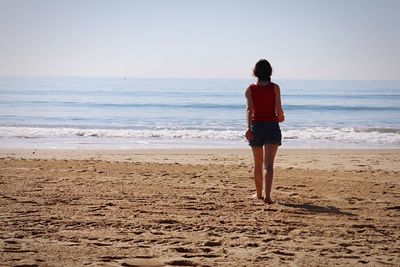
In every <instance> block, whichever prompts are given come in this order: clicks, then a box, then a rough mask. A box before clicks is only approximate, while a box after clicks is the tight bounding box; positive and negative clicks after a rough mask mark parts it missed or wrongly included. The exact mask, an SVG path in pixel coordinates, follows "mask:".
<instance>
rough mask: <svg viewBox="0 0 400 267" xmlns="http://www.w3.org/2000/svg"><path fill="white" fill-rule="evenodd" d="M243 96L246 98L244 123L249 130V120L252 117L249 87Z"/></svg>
mask: <svg viewBox="0 0 400 267" xmlns="http://www.w3.org/2000/svg"><path fill="white" fill-rule="evenodd" d="M245 96H246V122H247V128H250V126H251V118H252V116H253V99H252V98H251V90H250V87H248V88H247V89H246V92H245Z"/></svg>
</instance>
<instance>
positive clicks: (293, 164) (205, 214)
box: [0, 149, 400, 266]
mask: <svg viewBox="0 0 400 267" xmlns="http://www.w3.org/2000/svg"><path fill="white" fill-rule="evenodd" d="M0 157H1V159H0V203H1V205H0V216H1V219H0V262H1V264H2V265H4V266H278V265H283V266H285V265H287V266H321V265H326V266H337V265H341V266H399V265H400V256H399V255H400V190H399V189H400V164H399V162H400V151H399V150H285V149H282V150H280V151H279V152H278V155H277V160H276V161H277V162H276V171H275V181H274V184H273V197H274V199H275V200H276V201H277V203H276V204H274V205H270V206H268V205H265V204H264V203H263V202H262V201H259V200H255V199H252V198H251V195H252V194H253V193H254V184H253V180H252V179H251V176H252V166H251V163H252V159H251V153H250V151H249V150H247V149H243V150H242V149H224V150H210V149H203V150H201V149H197V150H161V151H160V150H101V151H100V150H97V151H95V150H92V151H82V150H78V151H72V150H5V149H3V150H1V151H0Z"/></svg>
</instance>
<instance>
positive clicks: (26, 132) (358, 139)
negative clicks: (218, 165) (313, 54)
mask: <svg viewBox="0 0 400 267" xmlns="http://www.w3.org/2000/svg"><path fill="white" fill-rule="evenodd" d="M282 134H283V144H284V145H285V146H286V147H304V148H316V147H354V148H357V147H358V148H370V147H374V148H379V147H385V148H400V130H398V129H380V128H375V129H371V128H365V129H361V128H360V129H355V128H331V127H313V128H303V129H285V128H282ZM0 140H2V141H1V142H0V146H3V147H4V146H7V147H9V146H13V145H10V144H14V146H18V147H23V146H29V144H30V143H31V144H32V143H35V144H38V143H40V144H44V145H45V144H46V143H57V144H58V145H55V146H63V143H64V145H65V144H68V143H74V144H75V145H76V146H78V147H79V144H89V143H90V144H96V145H98V146H101V145H102V144H104V145H108V146H112V144H117V146H119V145H121V144H131V146H132V147H135V146H141V147H145V146H146V145H151V144H163V146H167V147H179V146H181V145H182V144H183V143H185V144H186V146H188V147H191V146H193V147H196V146H201V144H206V145H207V146H209V147H210V146H211V147H220V146H222V147H226V146H233V147H239V146H243V144H244V143H245V142H244V137H243V131H234V130H193V129H140V130H138V129H79V128H42V127H0Z"/></svg>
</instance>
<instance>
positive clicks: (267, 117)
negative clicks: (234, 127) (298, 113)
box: [250, 83, 278, 122]
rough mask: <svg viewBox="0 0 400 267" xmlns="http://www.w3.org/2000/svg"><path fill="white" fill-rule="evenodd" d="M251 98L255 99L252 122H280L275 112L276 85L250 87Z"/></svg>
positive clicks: (253, 85)
mask: <svg viewBox="0 0 400 267" xmlns="http://www.w3.org/2000/svg"><path fill="white" fill-rule="evenodd" d="M250 91H251V98H252V99H253V117H252V119H251V121H252V122H269V121H273V122H278V117H277V115H276V111H275V89H274V84H273V83H270V84H268V85H262V86H260V85H256V84H252V85H250Z"/></svg>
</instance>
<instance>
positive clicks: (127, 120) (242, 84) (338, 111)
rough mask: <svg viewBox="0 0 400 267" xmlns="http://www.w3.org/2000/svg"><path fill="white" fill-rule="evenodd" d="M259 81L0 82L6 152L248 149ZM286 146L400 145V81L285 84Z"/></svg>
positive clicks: (1, 141) (0, 132) (0, 134)
mask: <svg viewBox="0 0 400 267" xmlns="http://www.w3.org/2000/svg"><path fill="white" fill-rule="evenodd" d="M251 82H253V81H252V80H250V79H249V80H238V79H236V80H235V79H232V80H219V79H211V80H196V79H133V78H83V77H70V78H61V77H59V78H57V77H51V78H50V77H11V76H0V148H73V149H87V148H203V147H247V143H246V141H245V139H244V137H243V133H244V128H245V98H244V89H245V88H246V86H247V85H248V84H249V83H251ZM275 82H276V83H278V84H279V85H280V87H281V91H282V102H283V108H284V110H285V117H286V121H285V122H284V123H282V124H281V129H282V134H283V147H286V148H400V81H324V80H277V81H275Z"/></svg>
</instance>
